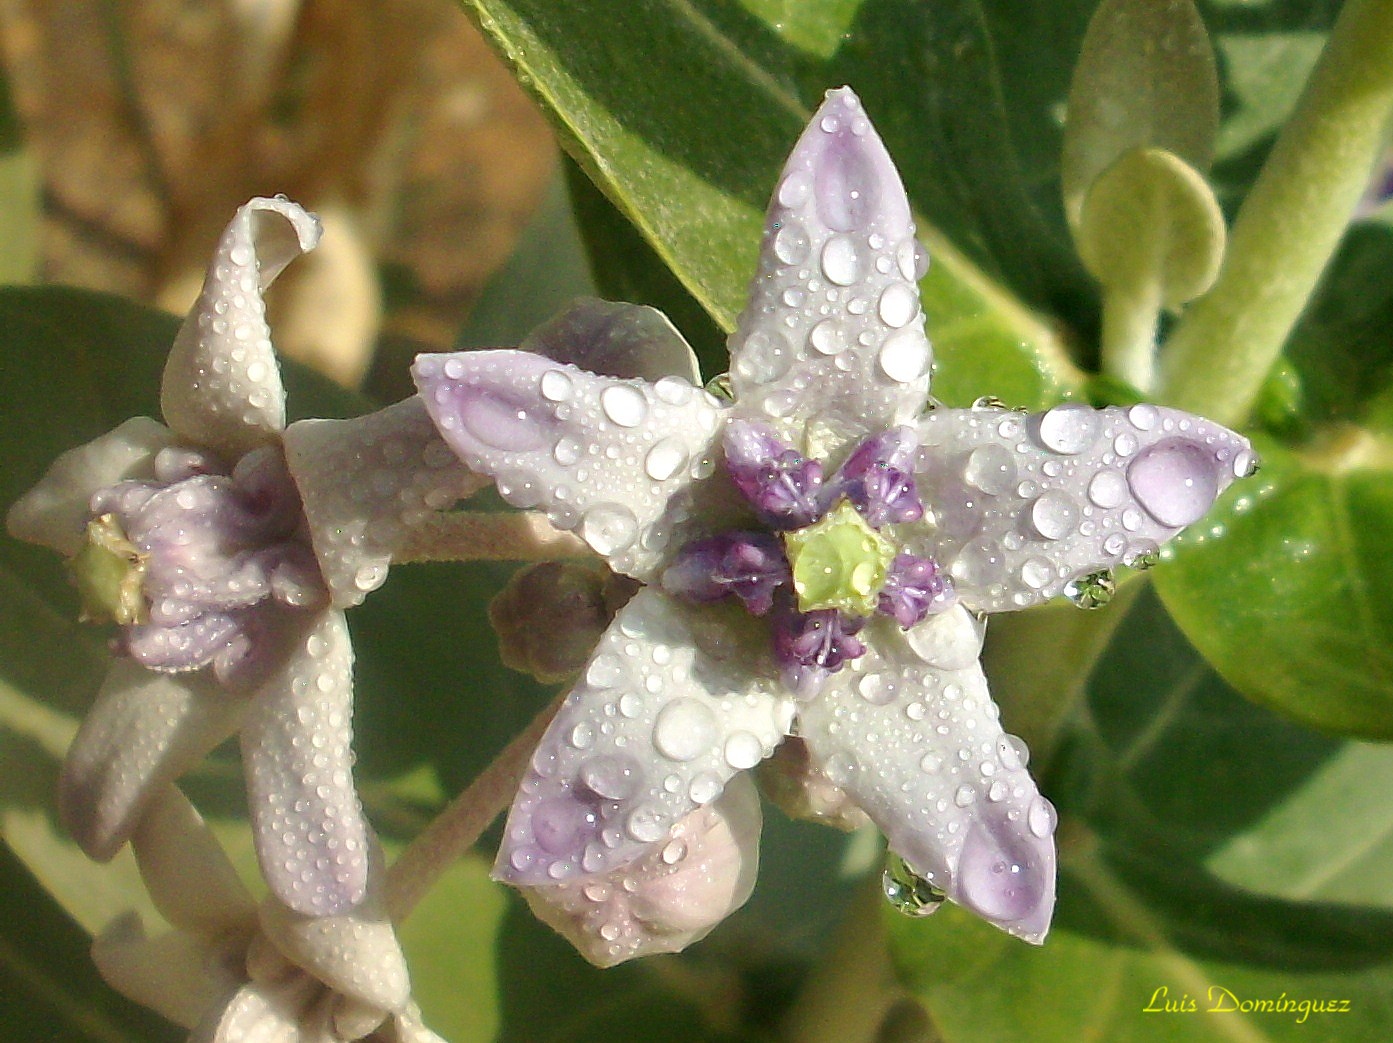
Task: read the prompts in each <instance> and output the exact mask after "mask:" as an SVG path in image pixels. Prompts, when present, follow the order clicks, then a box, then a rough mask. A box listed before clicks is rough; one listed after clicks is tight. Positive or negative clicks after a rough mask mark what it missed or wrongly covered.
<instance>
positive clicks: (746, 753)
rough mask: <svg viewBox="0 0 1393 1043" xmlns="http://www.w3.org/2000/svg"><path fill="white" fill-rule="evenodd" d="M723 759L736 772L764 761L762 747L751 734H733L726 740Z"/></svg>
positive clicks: (756, 737)
mask: <svg viewBox="0 0 1393 1043" xmlns="http://www.w3.org/2000/svg"><path fill="white" fill-rule="evenodd" d="M725 758H726V763H727V764H729V765H730V766H731V767H732V768H735V769H736V770H737V771H743V770H744V769H745V768H753V767H754V766H755V765H756V764H758V763H759V762H760V761H762V760H763V759H764V746H763V745H762V744H761V743H760V741H759V738H758V736H756V735H754V734H753V733H751V732H735V733H734V734H732V735H731V736H730V738H728V739H727V740H726V746H725Z"/></svg>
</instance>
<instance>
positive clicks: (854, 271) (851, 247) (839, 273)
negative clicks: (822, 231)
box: [822, 235, 861, 286]
mask: <svg viewBox="0 0 1393 1043" xmlns="http://www.w3.org/2000/svg"><path fill="white" fill-rule="evenodd" d="M822 274H823V275H825V276H827V281H828V282H831V283H835V284H836V285H837V286H850V285H851V284H852V283H854V282H855V281H856V280H857V279H859V278H861V256H860V254H859V253H858V252H857V249H856V243H855V241H854V240H853V239H852V238H851V237H850V236H846V235H834V236H833V237H832V238H831V239H828V240H827V242H826V244H824V245H823V247H822Z"/></svg>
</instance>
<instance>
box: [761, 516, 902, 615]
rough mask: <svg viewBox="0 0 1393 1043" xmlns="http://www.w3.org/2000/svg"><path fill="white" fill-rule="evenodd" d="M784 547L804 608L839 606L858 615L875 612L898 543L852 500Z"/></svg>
mask: <svg viewBox="0 0 1393 1043" xmlns="http://www.w3.org/2000/svg"><path fill="white" fill-rule="evenodd" d="M784 550H785V552H786V553H787V554H788V561H789V564H790V565H791V566H792V568H793V589H794V591H795V592H796V593H797V594H798V610H799V611H800V612H813V611H816V610H817V609H823V608H835V609H838V610H840V611H842V612H846V613H849V614H851V615H854V616H869V615H870V614H871V613H873V612H874V611H875V609H876V595H877V594H879V593H880V588H881V587H883V586H884V585H885V573H886V571H887V570H888V569H889V567H890V562H891V561H893V560H894V557H895V546H894V544H892V543H891V542H890V541H889V540H887V539H886V538H885V537H884V536H882V535H880V533H878V532H876V531H875V530H874V529H872V528H871V527H870V526H869V525H867V524H866V522H865V519H863V518H862V517H861V515H860V514H859V513H858V512H857V510H856V508H855V507H853V506H852V505H851V503H850V502H848V501H847V500H842V501H841V502H839V503H838V504H837V506H836V507H834V508H832V510H830V511H828V512H827V513H826V514H825V515H824V516H823V517H822V519H821V520H820V521H818V522H815V523H814V524H812V525H809V526H808V527H807V528H805V529H799V530H798V531H796V532H790V533H786V534H785V535H784Z"/></svg>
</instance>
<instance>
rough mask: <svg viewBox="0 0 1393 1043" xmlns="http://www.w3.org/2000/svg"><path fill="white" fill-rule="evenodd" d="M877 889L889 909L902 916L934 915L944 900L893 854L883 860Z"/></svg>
mask: <svg viewBox="0 0 1393 1043" xmlns="http://www.w3.org/2000/svg"><path fill="white" fill-rule="evenodd" d="M880 888H881V891H882V892H883V893H884V895H885V900H886V901H888V902H889V903H890V906H891V908H893V909H894V910H895V911H896V912H897V913H901V914H903V915H905V916H914V917H921V916H928V915H929V914H931V913H935V912H937V911H938V907H939V906H941V905H942V904H943V901H944V899H945V898H946V897H947V896H946V895H945V894H944V893H943V892H942V891H940V890H939V889H938V888H936V887H934V886H933V884H931V883H929V882H928V881H927V880H925V879H924V878H923V877H922V876H919V875H918V874H917V873H915V872H914V870H912V869H910V868H909V864H908V863H907V862H905V860H904V859H903V858H901V857H900V856H899V855H896V854H893V853H892V854H890V855H889V856H888V857H887V858H886V860H885V872H884V873H882V874H881V877H880Z"/></svg>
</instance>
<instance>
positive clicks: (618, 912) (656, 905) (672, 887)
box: [523, 775, 762, 967]
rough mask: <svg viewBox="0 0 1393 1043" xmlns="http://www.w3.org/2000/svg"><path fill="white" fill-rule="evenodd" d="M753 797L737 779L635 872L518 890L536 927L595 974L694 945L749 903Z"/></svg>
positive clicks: (744, 779)
mask: <svg viewBox="0 0 1393 1043" xmlns="http://www.w3.org/2000/svg"><path fill="white" fill-rule="evenodd" d="M761 820H762V817H761V813H760V806H759V793H758V791H757V790H756V789H755V786H754V783H753V782H751V781H750V778H749V776H746V775H737V776H736V777H735V778H733V779H731V780H730V782H729V783H728V784H727V786H726V788H725V791H724V792H723V793H722V794H721V795H720V796H719V797H717V798H716V799H715V800H714V801H712V802H711V803H710V804H707V805H705V806H703V807H700V808H697V809H696V810H695V811H692V812H689V813H688V814H687V815H686V816H685V817H683V818H682V819H681V820H680V821H679V822H678V823H677V824H676V825H675V826H674V827H673V828H672V831H671V832H670V833H669V834H668V836H667V837H666V838H665V840H664V841H661V842H659V843H658V844H655V845H654V847H653V849H652V850H651V851H649V853H648V854H646V855H645V856H644V857H643V858H641V859H640V860H639V861H638V862H636V863H634V864H633V865H629V866H625V867H624V868H622V869H620V870H617V871H615V872H613V873H609V874H606V875H605V876H601V877H591V878H587V879H584V880H573V881H570V882H568V883H564V884H551V885H543V886H540V887H528V888H524V889H523V897H524V898H526V899H527V904H528V905H529V906H530V907H531V909H532V911H533V912H534V913H536V915H537V917H538V919H540V920H542V921H543V922H545V923H547V924H549V925H551V927H552V928H554V929H555V930H556V931H557V932H558V933H560V934H561V935H563V936H564V937H565V938H566V939H567V940H568V941H569V942H570V943H571V944H572V945H574V946H575V947H576V948H577V949H578V950H579V951H580V954H581V955H582V956H584V957H585V958H586V959H587V960H589V961H590V962H591V963H593V964H595V965H596V966H597V967H613V966H614V965H615V964H618V963H622V962H624V961H625V960H631V959H634V958H635V957H638V956H650V955H652V954H654V953H663V952H681V951H682V950H683V949H685V948H686V947H687V946H688V945H691V944H692V943H694V942H697V941H700V940H701V939H702V938H704V937H706V935H707V934H708V933H709V932H710V931H711V929H712V928H713V927H715V926H716V925H717V924H718V923H720V922H721V921H722V920H724V919H725V918H726V917H727V916H729V915H730V914H731V913H733V912H734V911H735V910H736V909H738V908H740V906H742V905H744V904H745V901H746V900H747V899H748V898H749V897H750V892H751V891H753V890H754V885H755V876H756V873H757V872H758V869H759V833H760V827H761Z"/></svg>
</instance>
